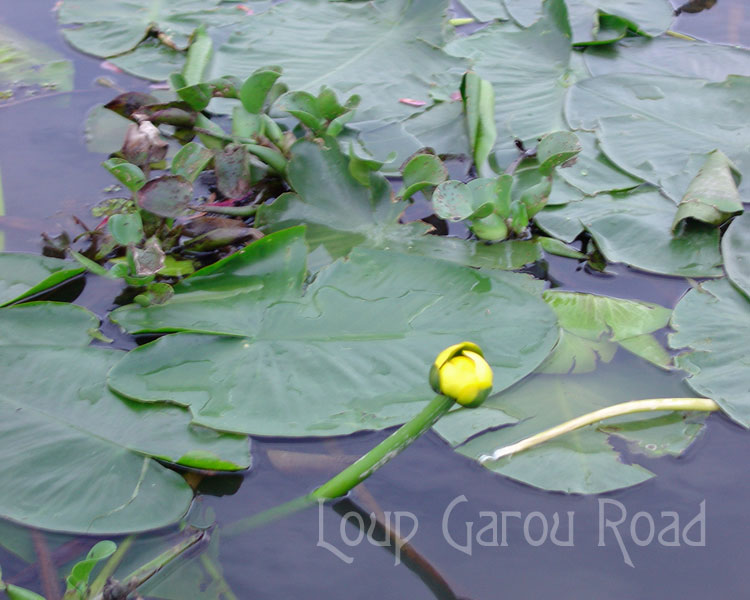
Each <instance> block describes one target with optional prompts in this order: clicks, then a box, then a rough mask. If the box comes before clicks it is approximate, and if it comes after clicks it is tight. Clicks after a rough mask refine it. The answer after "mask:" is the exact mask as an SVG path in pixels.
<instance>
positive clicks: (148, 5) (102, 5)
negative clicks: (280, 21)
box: [58, 0, 246, 57]
mask: <svg viewBox="0 0 750 600" xmlns="http://www.w3.org/2000/svg"><path fill="white" fill-rule="evenodd" d="M58 17H59V20H60V24H61V25H63V26H64V29H63V30H62V31H63V36H65V39H66V40H67V41H68V42H70V44H72V45H73V46H74V47H75V48H77V49H78V50H80V51H81V52H85V53H86V54H93V55H94V56H99V57H110V56H118V55H121V54H124V53H126V52H129V51H131V50H133V49H134V48H135V47H136V46H138V45H139V44H140V43H141V42H142V41H143V40H144V38H145V37H146V35H147V34H148V33H150V32H158V33H159V34H161V35H162V36H164V37H166V38H168V40H169V43H170V44H171V45H174V46H175V47H177V48H179V49H180V50H184V49H186V48H187V46H188V43H189V40H190V36H191V35H192V33H193V31H194V30H195V29H196V28H198V27H199V26H201V25H212V26H221V25H229V24H232V23H236V22H238V21H241V20H244V19H245V18H246V15H245V13H243V12H242V11H240V10H238V9H237V8H236V6H233V5H232V4H231V3H227V2H223V1H222V0H177V1H172V2H156V1H154V0H129V1H127V2H125V1H122V0H120V1H117V2H99V1H97V0H67V1H66V2H63V4H62V5H61V7H60V11H59V13H58Z"/></svg>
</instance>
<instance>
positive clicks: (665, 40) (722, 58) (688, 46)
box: [583, 36, 750, 81]
mask: <svg viewBox="0 0 750 600" xmlns="http://www.w3.org/2000/svg"><path fill="white" fill-rule="evenodd" d="M583 57H584V60H585V62H586V66H587V67H588V70H589V71H590V72H591V75H592V76H597V75H608V74H609V73H642V74H647V75H678V76H680V77H700V78H701V79H708V80H709V81H724V80H725V79H726V78H727V77H728V76H729V75H745V76H750V61H749V60H748V58H749V57H750V50H747V49H745V48H740V47H737V46H723V45H721V44H709V43H707V42H701V41H700V40H683V39H679V38H675V37H670V36H661V37H658V38H654V39H647V38H642V37H632V38H627V39H624V40H622V41H621V42H619V43H618V44H616V45H612V46H598V47H592V48H588V49H587V50H586V52H585V53H584V55H583Z"/></svg>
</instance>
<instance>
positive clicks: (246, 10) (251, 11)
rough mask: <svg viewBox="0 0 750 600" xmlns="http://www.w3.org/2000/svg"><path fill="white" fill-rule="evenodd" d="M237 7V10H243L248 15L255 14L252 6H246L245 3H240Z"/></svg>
mask: <svg viewBox="0 0 750 600" xmlns="http://www.w3.org/2000/svg"><path fill="white" fill-rule="evenodd" d="M236 8H237V10H241V11H242V12H244V13H245V14H246V15H252V14H255V13H254V12H253V9H252V8H250V7H249V6H245V5H244V4H238V5H237V7H236Z"/></svg>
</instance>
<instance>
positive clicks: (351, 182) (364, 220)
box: [256, 140, 541, 270]
mask: <svg viewBox="0 0 750 600" xmlns="http://www.w3.org/2000/svg"><path fill="white" fill-rule="evenodd" d="M291 154H292V157H291V160H290V162H289V169H288V179H289V182H290V184H291V185H292V187H293V188H294V190H295V191H296V193H295V194H283V195H282V196H280V197H279V198H277V199H276V200H275V201H274V202H273V204H264V205H262V206H260V208H259V209H258V213H257V215H256V225H262V226H264V227H265V228H266V229H267V230H270V231H278V230H279V229H283V228H286V227H291V226H293V225H299V224H302V223H304V224H305V225H306V226H307V234H306V239H307V241H308V243H309V244H310V247H311V249H312V250H313V254H312V256H311V259H310V265H311V267H310V268H311V270H317V268H318V267H320V266H322V265H324V264H328V263H330V262H331V260H335V259H336V258H339V257H342V256H346V255H347V254H348V253H349V252H350V251H351V249H352V248H353V247H355V246H366V247H370V248H380V249H384V250H394V251H397V252H403V253H407V254H418V255H422V256H431V257H433V258H442V259H443V260H448V261H452V262H457V263H459V264H465V265H471V266H476V267H490V268H496V269H518V268H520V267H522V266H523V265H524V264H527V263H529V262H534V261H535V260H538V259H539V258H541V252H540V250H539V247H538V245H537V244H536V243H534V242H527V241H513V242H508V243H506V244H493V245H485V244H476V243H474V242H470V241H467V240H461V239H457V238H446V237H438V236H432V235H426V234H427V231H428V230H429V227H428V226H427V225H426V224H424V223H407V224H401V223H399V217H400V216H401V213H402V212H403V211H404V210H405V209H406V207H407V206H408V204H407V203H406V202H392V201H391V195H392V192H391V187H390V184H389V183H388V181H387V180H386V179H385V178H384V177H383V176H382V175H379V174H372V176H371V177H372V178H371V180H370V181H371V183H370V186H369V187H368V186H364V185H362V184H361V183H359V182H358V181H357V180H356V179H355V178H354V177H352V176H351V174H350V173H349V159H348V158H347V157H346V156H345V155H344V154H342V153H341V151H340V150H339V149H338V148H337V145H336V144H335V143H334V142H331V143H330V144H327V145H326V147H324V148H321V147H320V146H319V145H318V144H316V143H314V142H311V141H307V140H301V141H299V142H297V143H296V144H295V145H294V146H293V147H292V151H291Z"/></svg>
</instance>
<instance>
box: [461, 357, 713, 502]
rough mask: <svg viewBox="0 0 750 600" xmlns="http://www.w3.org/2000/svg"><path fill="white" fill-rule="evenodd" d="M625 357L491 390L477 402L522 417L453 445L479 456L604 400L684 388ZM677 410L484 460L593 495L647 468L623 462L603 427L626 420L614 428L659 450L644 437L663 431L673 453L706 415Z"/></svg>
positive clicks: (536, 482)
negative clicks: (499, 391) (582, 371)
mask: <svg viewBox="0 0 750 600" xmlns="http://www.w3.org/2000/svg"><path fill="white" fill-rule="evenodd" d="M624 358H625V360H618V361H614V362H613V363H611V364H600V365H599V368H598V369H597V370H596V371H594V372H591V373H587V374H583V375H575V376H570V375H536V376H534V377H532V378H530V379H527V380H525V381H523V382H521V383H520V384H519V385H517V386H514V387H513V388H512V389H510V390H506V391H505V392H503V393H502V394H497V395H494V396H491V397H490V398H488V399H487V400H486V401H485V404H484V405H483V408H488V409H491V408H495V409H498V410H501V411H503V412H504V413H506V414H507V415H509V416H511V417H515V418H517V419H519V421H520V422H519V423H518V424H517V425H513V426H512V427H503V428H501V429H498V430H495V431H487V432H486V433H483V434H481V435H479V436H476V437H474V438H472V439H471V440H469V441H468V442H467V443H466V444H464V445H462V446H459V447H458V448H457V449H456V450H457V451H458V452H460V453H461V454H464V455H466V456H468V457H470V458H478V457H479V456H481V455H483V454H489V453H491V452H492V451H494V450H496V449H497V448H501V447H503V446H506V445H508V444H512V443H514V442H517V441H519V440H521V439H523V438H525V437H528V436H529V435H533V434H535V433H538V432H540V431H543V430H545V429H547V428H549V427H552V426H554V425H557V424H559V423H562V422H564V421H566V420H568V419H571V418H574V417H576V416H579V415H582V414H585V413H587V412H590V411H593V410H597V409H599V408H603V407H605V406H610V405H612V404H617V403H619V402H626V401H628V400H633V399H636V398H659V397H683V396H685V395H686V390H685V389H684V384H683V383H682V381H681V380H680V378H679V377H675V376H670V375H668V374H665V373H664V372H663V371H660V370H658V369H649V368H644V365H643V363H642V362H641V361H640V360H638V359H635V358H632V359H631V358H627V357H624ZM682 416H683V415H675V414H674V413H656V414H654V415H651V414H649V415H646V416H643V415H632V416H631V417H628V418H626V419H622V420H621V419H618V420H616V421H613V420H610V421H604V422H603V423H602V424H601V425H599V426H592V427H587V428H584V429H581V430H578V431H575V432H572V433H568V434H566V435H564V436H562V437H559V438H556V439H554V440H551V441H548V442H546V443H544V444H541V445H540V446H537V447H535V448H531V449H529V450H526V451H524V452H521V453H519V454H516V455H514V456H510V457H507V458H504V459H501V460H499V461H494V462H488V463H486V464H485V466H486V467H487V468H489V469H491V470H492V471H495V472H497V473H500V474H502V475H505V476H506V477H511V478H513V479H516V480H518V481H522V482H524V483H526V484H529V485H533V486H535V487H539V488H543V489H546V490H554V491H560V492H565V493H573V494H599V493H603V492H607V491H611V490H616V489H620V488H624V487H629V486H632V485H637V484H639V483H641V482H643V481H646V480H647V479H649V478H651V477H653V474H652V473H651V472H650V471H648V470H647V469H645V468H643V467H642V466H640V465H638V464H628V463H625V462H623V461H622V460H621V459H620V458H619V456H618V453H617V452H616V451H614V450H613V448H612V446H611V445H610V444H609V443H608V439H607V438H608V434H609V432H611V431H613V427H614V426H618V427H619V426H620V424H627V425H622V427H623V430H622V431H617V433H618V435H621V436H622V437H625V438H626V439H628V440H630V441H633V442H635V444H634V446H633V447H632V448H633V449H634V450H641V452H643V453H645V454H654V455H658V454H659V453H663V452H664V449H663V448H662V449H660V448H659V447H658V446H650V445H649V444H650V443H651V442H652V441H653V439H660V440H665V439H666V438H668V439H669V440H670V444H669V447H668V448H669V450H671V451H674V452H675V453H679V452H680V451H682V450H684V449H685V448H687V447H688V446H689V445H690V443H691V442H692V441H693V440H694V439H695V437H696V436H697V435H698V433H699V432H700V430H701V427H702V423H703V420H704V419H705V416H704V415H701V416H698V417H697V418H695V417H690V419H689V423H690V426H686V423H685V421H683V419H682ZM675 417H676V418H675Z"/></svg>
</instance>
